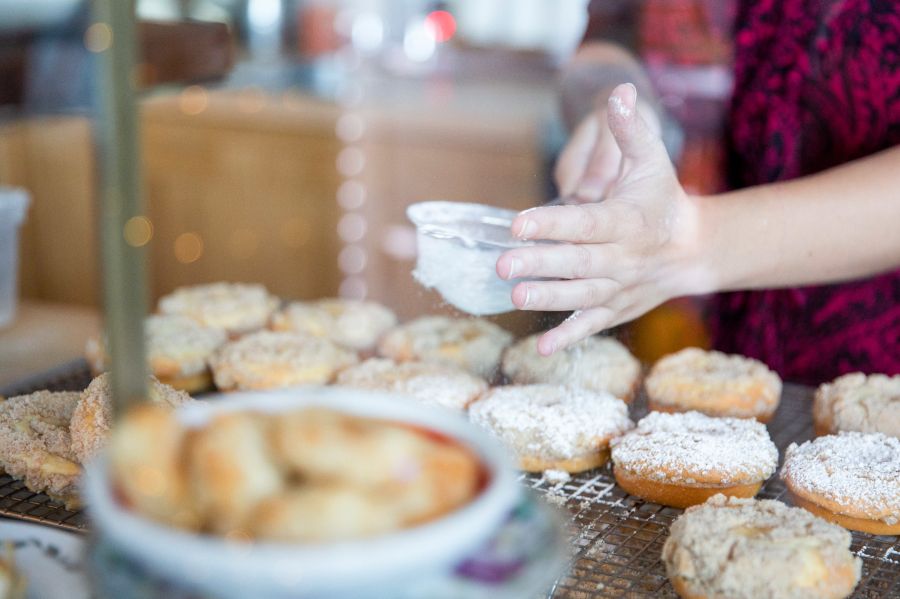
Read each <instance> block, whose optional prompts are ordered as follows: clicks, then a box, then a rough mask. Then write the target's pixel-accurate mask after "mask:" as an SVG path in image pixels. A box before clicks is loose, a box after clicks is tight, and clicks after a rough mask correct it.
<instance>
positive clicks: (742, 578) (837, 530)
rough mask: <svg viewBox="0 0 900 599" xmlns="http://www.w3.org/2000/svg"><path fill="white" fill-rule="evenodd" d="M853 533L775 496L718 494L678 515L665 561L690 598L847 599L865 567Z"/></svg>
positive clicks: (674, 581) (676, 584)
mask: <svg viewBox="0 0 900 599" xmlns="http://www.w3.org/2000/svg"><path fill="white" fill-rule="evenodd" d="M850 541H851V539H850V533H848V532H847V531H846V530H844V529H842V528H841V527H839V526H835V525H834V524H830V523H828V522H826V521H825V520H822V519H821V518H817V517H816V516H814V515H812V514H810V513H809V512H806V511H804V510H801V509H799V508H792V507H788V506H786V505H785V504H783V503H781V502H780V501H773V500H770V499H762V500H756V499H740V498H736V497H725V496H724V495H714V496H713V497H711V498H710V499H709V500H708V501H707V502H706V503H704V504H702V505H696V506H693V507H689V508H688V509H687V510H686V511H685V513H684V514H683V515H681V516H679V517H678V519H676V520H675V522H673V523H672V526H671V528H670V531H669V538H668V539H667V540H666V544H665V545H664V546H663V551H662V560H663V563H665V565H666V573H667V574H668V576H669V580H671V581H672V586H673V587H674V588H675V591H676V592H677V593H678V594H679V595H680V596H681V597H686V598H690V599H713V598H718V597H728V599H757V598H758V597H766V598H768V599H844V598H845V597H847V596H849V595H850V593H852V592H853V589H854V588H855V587H856V583H857V582H858V581H859V576H860V571H861V567H862V562H861V560H860V559H859V558H858V557H855V556H854V555H853V553H852V552H851V551H850Z"/></svg>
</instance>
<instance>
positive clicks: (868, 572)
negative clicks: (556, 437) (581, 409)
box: [0, 360, 900, 599]
mask: <svg viewBox="0 0 900 599" xmlns="http://www.w3.org/2000/svg"><path fill="white" fill-rule="evenodd" d="M90 380H91V374H90V371H89V370H88V367H87V364H86V363H85V362H84V361H83V360H78V361H75V362H71V363H68V364H65V365H63V366H61V367H59V368H56V369H54V370H52V371H49V372H47V373H44V374H42V375H39V376H36V377H33V378H30V379H28V380H26V381H22V382H20V383H17V384H15V385H11V386H8V387H5V388H3V389H0V395H3V396H5V397H12V396H14V395H20V394H24V393H31V392H32V391H37V390H39V389H49V390H53V391H78V390H81V389H84V388H85V387H86V386H87V385H88V383H89V382H90ZM811 404H812V393H811V391H810V389H808V388H806V387H800V386H796V385H785V389H784V394H783V396H782V400H781V404H780V406H779V407H778V411H777V412H776V413H775V416H774V418H772V420H771V422H769V425H768V427H769V432H770V434H771V435H772V439H773V440H774V441H775V444H776V445H777V446H778V450H779V452H780V454H781V455H782V456H783V455H784V449H785V448H786V447H787V446H788V445H789V444H790V443H792V442H795V441H796V442H801V441H805V440H807V439H811V438H812V436H813V430H812V416H811ZM645 413H646V406H645V402H644V400H643V398H642V397H638V398H637V400H636V401H635V404H634V406H633V410H632V416H633V417H634V418H635V419H637V418H640V417H641V416H643V415H644V414H645ZM520 480H521V482H522V484H523V485H526V486H528V487H531V488H533V489H535V490H536V491H537V492H539V493H541V494H543V496H544V497H545V498H546V499H547V501H549V502H550V503H553V504H556V505H558V506H561V507H563V508H564V509H565V510H566V511H568V513H569V516H570V517H569V520H568V527H569V534H570V535H571V538H572V544H571V549H572V554H571V563H570V568H569V569H568V571H567V572H566V574H564V575H563V576H561V577H560V578H559V579H558V580H557V581H556V582H555V583H554V585H553V587H552V588H551V589H550V591H549V593H548V594H547V597H548V598H549V597H552V598H554V599H557V598H559V599H563V598H564V599H586V598H594V597H597V598H602V597H615V598H620V597H631V598H635V599H637V598H646V597H654V598H657V597H661V598H666V597H670V598H675V597H677V595H676V594H675V591H674V590H673V589H672V587H671V585H670V584H669V582H668V580H667V578H666V573H665V568H664V566H663V564H662V562H661V561H660V554H661V552H662V546H663V543H665V541H666V537H667V536H668V531H669V525H670V524H671V523H672V521H673V520H675V518H677V517H678V516H679V515H680V514H681V513H682V510H680V509H675V508H670V507H666V506H662V505H658V504H655V503H649V502H646V501H644V500H642V499H639V498H637V497H634V496H631V495H629V494H627V493H625V492H624V491H622V490H621V489H619V488H618V487H617V486H616V484H615V480H614V479H613V476H612V471H611V470H610V469H609V467H608V466H607V467H604V468H600V469H598V470H592V471H590V472H586V473H583V474H579V475H576V476H573V477H572V478H570V479H569V480H568V481H565V482H562V483H556V482H554V481H551V480H547V479H545V478H544V477H542V476H540V475H532V474H523V475H522V476H521V478H520ZM784 492H785V489H784V485H783V484H782V483H781V481H780V480H779V479H778V478H777V477H772V478H771V479H769V481H768V482H767V483H766V484H765V485H764V486H763V488H762V490H761V491H760V495H759V496H760V497H763V498H767V499H781V498H782V496H783V495H784ZM0 516H5V517H9V518H18V519H23V520H30V521H33V522H40V523H42V524H48V525H51V526H57V527H61V528H66V529H69V530H76V531H84V530H86V528H87V521H86V519H85V518H84V516H83V515H82V513H81V512H72V511H68V510H66V509H64V508H63V506H62V505H60V504H59V503H57V502H55V501H53V500H51V499H50V498H48V497H47V496H45V495H42V494H35V493H32V492H31V491H29V490H28V489H25V488H24V487H23V486H22V484H21V483H20V482H19V481H15V480H13V479H12V478H10V477H8V476H0ZM851 548H852V550H853V552H854V553H856V555H858V556H859V557H860V558H862V560H863V571H862V577H861V579H860V582H859V585H858V586H857V587H856V591H855V592H854V594H853V595H852V597H853V598H854V599H881V598H886V597H900V540H898V538H897V537H887V536H874V535H868V534H864V533H857V532H854V533H853V544H852V546H851Z"/></svg>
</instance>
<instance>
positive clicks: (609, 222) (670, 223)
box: [497, 84, 697, 355]
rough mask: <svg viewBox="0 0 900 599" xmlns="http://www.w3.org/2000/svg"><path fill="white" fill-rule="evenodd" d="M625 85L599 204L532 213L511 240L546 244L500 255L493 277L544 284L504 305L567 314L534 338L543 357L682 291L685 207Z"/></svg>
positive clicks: (693, 226)
mask: <svg viewBox="0 0 900 599" xmlns="http://www.w3.org/2000/svg"><path fill="white" fill-rule="evenodd" d="M636 105H637V91H636V90H635V88H634V86H633V85H630V84H625V85H619V86H618V87H616V88H615V90H613V93H612V95H610V97H609V102H608V105H607V115H608V116H607V118H608V121H607V122H608V124H609V130H610V131H611V134H612V138H613V139H614V141H615V144H616V146H617V147H618V149H619V151H620V152H621V156H622V160H621V167H620V169H619V171H618V172H617V176H616V178H615V179H614V180H613V182H612V184H611V185H610V186H609V193H608V196H607V198H606V199H605V200H604V201H602V202H600V203H595V204H585V205H580V206H554V207H547V208H534V209H531V210H526V211H525V212H523V213H521V214H520V215H519V216H518V217H517V218H516V219H515V220H514V221H513V224H512V233H513V235H515V236H516V237H519V238H521V239H539V240H553V241H559V242H564V243H559V244H542V245H536V246H531V247H526V248H519V249H515V250H511V251H508V252H506V253H504V254H503V255H502V256H501V257H500V259H499V260H498V261H497V274H498V275H500V277H501V278H503V279H514V278H520V277H547V278H552V279H562V280H559V281H529V282H522V283H519V284H518V285H516V287H515V288H514V289H513V292H512V301H513V303H514V304H515V305H516V307H518V308H519V309H525V310H560V311H563V310H575V312H574V313H573V315H572V317H570V318H569V319H568V320H566V321H565V322H564V323H563V324H561V325H559V326H558V327H556V328H555V329H552V330H550V331H548V332H546V333H544V335H543V336H542V337H541V339H540V340H539V342H538V351H540V353H541V354H543V355H549V354H551V353H553V352H554V351H556V350H558V349H562V348H564V347H566V346H568V345H570V344H572V343H574V342H575V341H578V340H579V339H582V338H584V337H587V336H589V335H592V334H594V333H597V332H600V331H602V330H604V329H607V328H609V327H612V326H615V325H617V324H621V323H623V322H627V321H629V320H632V319H634V318H636V317H637V316H640V315H641V314H643V313H645V312H647V311H648V310H650V309H652V308H654V307H655V306H657V305H659V304H661V303H663V302H664V301H666V300H668V299H671V298H672V297H676V296H678V295H681V294H682V293H683V292H685V291H686V290H687V289H689V288H691V286H690V284H689V283H688V281H690V280H691V279H692V277H694V274H693V270H694V269H693V267H692V266H691V265H692V264H693V263H694V262H693V257H694V253H695V251H696V243H695V240H696V238H697V236H696V230H697V210H696V206H695V201H694V200H693V199H691V198H689V197H688V196H687V194H686V193H685V191H684V189H683V188H682V187H681V185H680V184H679V183H678V179H677V178H676V176H675V169H674V167H673V166H672V163H671V161H670V160H669V157H668V154H667V153H666V150H665V147H664V146H663V143H662V141H661V140H660V137H659V135H658V134H657V133H655V132H653V131H652V130H651V128H650V126H649V125H648V124H647V122H646V121H645V120H644V118H643V117H642V116H641V115H640V114H639V113H638V112H637V110H636Z"/></svg>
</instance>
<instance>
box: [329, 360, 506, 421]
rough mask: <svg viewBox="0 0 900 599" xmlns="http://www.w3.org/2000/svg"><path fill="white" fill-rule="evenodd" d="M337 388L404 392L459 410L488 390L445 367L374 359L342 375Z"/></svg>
mask: <svg viewBox="0 0 900 599" xmlns="http://www.w3.org/2000/svg"><path fill="white" fill-rule="evenodd" d="M337 384H338V385H346V386H348V387H357V388H362V389H375V390H380V391H388V392H393V393H401V394H403V395H408V396H410V397H413V398H415V399H417V400H419V401H421V402H422V403H425V404H429V405H438V406H443V407H446V408H453V409H456V410H462V409H464V408H465V407H466V406H467V405H468V404H469V403H470V402H471V401H473V400H474V399H475V398H477V397H478V396H479V395H481V394H482V393H484V392H485V391H487V388H488V385H487V383H486V382H485V381H484V380H483V379H480V378H478V377H476V376H474V375H472V374H469V373H468V372H466V371H464V370H461V369H459V368H456V367H454V366H448V365H444V364H430V363H427V362H403V363H399V364H398V363H397V362H394V361H393V360H386V359H383V358H373V359H371V360H366V361H365V362H363V363H362V364H359V365H358V366H354V367H352V368H348V369H347V370H345V371H343V372H341V373H340V374H339V375H338V378H337Z"/></svg>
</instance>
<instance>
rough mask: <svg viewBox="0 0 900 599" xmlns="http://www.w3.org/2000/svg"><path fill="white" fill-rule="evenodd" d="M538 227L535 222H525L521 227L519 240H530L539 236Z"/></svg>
mask: <svg viewBox="0 0 900 599" xmlns="http://www.w3.org/2000/svg"><path fill="white" fill-rule="evenodd" d="M537 230H538V226H537V223H536V222H534V221H533V220H525V222H523V223H522V226H521V227H519V238H520V239H529V238H530V237H531V236H532V235H535V234H537Z"/></svg>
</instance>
